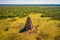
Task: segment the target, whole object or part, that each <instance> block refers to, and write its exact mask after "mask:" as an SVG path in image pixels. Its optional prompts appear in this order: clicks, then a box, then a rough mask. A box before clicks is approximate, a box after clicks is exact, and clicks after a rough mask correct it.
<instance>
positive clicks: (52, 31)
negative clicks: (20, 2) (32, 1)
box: [0, 6, 60, 40]
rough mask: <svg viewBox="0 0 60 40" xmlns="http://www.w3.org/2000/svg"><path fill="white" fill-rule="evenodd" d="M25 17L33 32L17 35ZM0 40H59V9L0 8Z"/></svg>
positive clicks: (23, 24) (32, 7)
mask: <svg viewBox="0 0 60 40" xmlns="http://www.w3.org/2000/svg"><path fill="white" fill-rule="evenodd" d="M27 17H31V20H32V23H33V27H34V28H35V30H33V31H32V32H30V31H26V32H24V33H19V31H20V30H21V29H22V28H24V26H25V24H26V20H27ZM0 40H60V7H52V6H50V7H48V6H47V7H46V6H45V7H44V6H43V7H42V6H41V7H40V6H0Z"/></svg>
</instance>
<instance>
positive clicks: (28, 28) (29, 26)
mask: <svg viewBox="0 0 60 40" xmlns="http://www.w3.org/2000/svg"><path fill="white" fill-rule="evenodd" d="M32 27H33V25H32V21H31V18H30V17H27V21H26V24H25V26H24V28H23V29H21V30H20V31H19V32H25V31H28V30H32Z"/></svg>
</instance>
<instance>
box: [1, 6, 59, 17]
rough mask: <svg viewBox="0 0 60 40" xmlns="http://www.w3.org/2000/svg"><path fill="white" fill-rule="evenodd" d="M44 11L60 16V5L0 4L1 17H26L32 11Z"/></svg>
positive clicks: (47, 13)
mask: <svg viewBox="0 0 60 40" xmlns="http://www.w3.org/2000/svg"><path fill="white" fill-rule="evenodd" d="M32 12H33V13H43V14H45V16H49V17H50V16H55V17H60V16H59V15H60V7H42V6H41V7H40V6H0V18H8V17H12V18H14V17H16V16H18V17H21V18H22V17H25V16H27V15H29V14H30V13H32Z"/></svg>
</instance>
